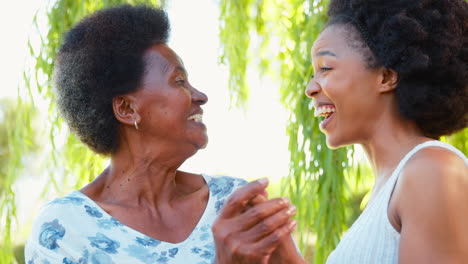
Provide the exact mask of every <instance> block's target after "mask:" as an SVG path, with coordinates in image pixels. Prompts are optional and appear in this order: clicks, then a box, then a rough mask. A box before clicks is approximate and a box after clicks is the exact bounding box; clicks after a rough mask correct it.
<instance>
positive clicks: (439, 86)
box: [328, 0, 468, 139]
mask: <svg viewBox="0 0 468 264" xmlns="http://www.w3.org/2000/svg"><path fill="white" fill-rule="evenodd" d="M328 15H329V17H330V20H329V22H328V25H334V24H342V25H347V26H348V25H349V26H351V27H354V28H355V29H357V32H359V33H360V34H359V36H357V37H356V36H355V37H356V38H359V39H360V41H361V42H364V43H365V45H364V46H367V47H368V48H367V49H368V50H369V49H370V51H371V52H368V53H367V54H365V55H363V57H364V59H365V61H366V62H367V63H368V67H372V68H373V67H379V66H383V67H385V68H388V69H392V70H394V71H395V72H396V73H397V74H398V84H397V88H396V96H397V101H398V107H399V111H400V113H401V114H402V116H403V117H405V118H407V119H409V120H412V121H414V122H415V123H416V124H417V126H418V127H419V128H420V129H421V130H422V132H423V133H424V135H425V136H428V137H431V138H435V139H437V138H439V137H440V136H442V135H449V134H452V133H454V132H456V131H458V130H461V129H463V128H465V127H467V125H468V86H467V84H468V45H467V44H468V4H467V3H466V2H465V1H464V0H395V1H389V0H331V2H330V5H329V10H328ZM369 54H370V55H369Z"/></svg>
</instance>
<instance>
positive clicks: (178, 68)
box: [175, 66, 188, 76]
mask: <svg viewBox="0 0 468 264" xmlns="http://www.w3.org/2000/svg"><path fill="white" fill-rule="evenodd" d="M175 69H176V71H181V72H183V73H184V74H185V76H187V75H188V74H187V70H185V68H184V67H182V66H176V68H175Z"/></svg>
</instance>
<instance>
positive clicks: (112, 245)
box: [25, 175, 246, 264]
mask: <svg viewBox="0 0 468 264" xmlns="http://www.w3.org/2000/svg"><path fill="white" fill-rule="evenodd" d="M203 178H204V179H205V181H206V183H207V184H208V187H209V198H208V203H207V206H206V209H205V211H204V213H203V215H202V217H201V218H200V220H199V222H198V224H197V226H196V227H195V229H194V230H193V231H192V233H191V234H190V235H189V237H188V238H187V239H186V240H185V241H183V242H180V243H176V244H173V243H168V242H164V241H158V240H155V239H153V238H151V237H148V236H146V235H144V234H142V233H140V232H138V231H136V230H134V229H131V228H130V227H127V226H125V225H123V224H121V223H120V222H119V221H118V220H116V219H115V218H113V217H112V216H110V215H109V214H107V213H106V212H105V211H104V210H103V209H101V208H100V207H99V206H98V205H97V204H96V203H95V202H94V201H93V200H91V199H89V198H88V197H87V196H86V195H84V194H82V193H81V192H78V191H74V192H72V193H70V194H69V195H67V196H65V197H62V198H58V199H55V200H53V201H50V202H49V203H47V204H46V205H45V206H44V207H43V208H42V210H41V213H40V215H39V216H38V217H37V218H36V220H35V222H34V224H33V229H32V232H31V235H30V237H29V239H28V241H27V243H26V248H25V259H26V263H28V264H33V263H34V264H49V263H50V264H55V263H64V264H85V263H86V264H107V263H132V264H140V263H145V264H150V263H158V264H165V263H168V264H211V263H213V262H214V255H215V248H214V242H213V236H212V234H211V225H212V224H213V222H214V220H215V219H216V217H217V216H218V214H219V213H220V211H221V208H222V206H223V205H224V202H225V201H226V200H227V198H228V197H229V196H230V195H231V193H232V192H233V191H234V190H235V189H236V188H237V187H239V186H241V185H244V184H245V183H246V181H244V180H242V179H238V178H232V177H227V176H207V175H203Z"/></svg>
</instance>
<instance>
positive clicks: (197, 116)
mask: <svg viewBox="0 0 468 264" xmlns="http://www.w3.org/2000/svg"><path fill="white" fill-rule="evenodd" d="M187 120H193V121H195V122H197V123H202V122H203V115H202V114H195V115H192V116H189V118H187Z"/></svg>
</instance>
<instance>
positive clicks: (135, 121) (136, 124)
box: [133, 119, 138, 130]
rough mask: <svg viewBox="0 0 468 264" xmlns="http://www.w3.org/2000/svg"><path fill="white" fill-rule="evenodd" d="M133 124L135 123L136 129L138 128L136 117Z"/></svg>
mask: <svg viewBox="0 0 468 264" xmlns="http://www.w3.org/2000/svg"><path fill="white" fill-rule="evenodd" d="M133 124H134V125H135V128H136V130H138V124H137V121H136V119H135V121H134V122H133Z"/></svg>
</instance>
